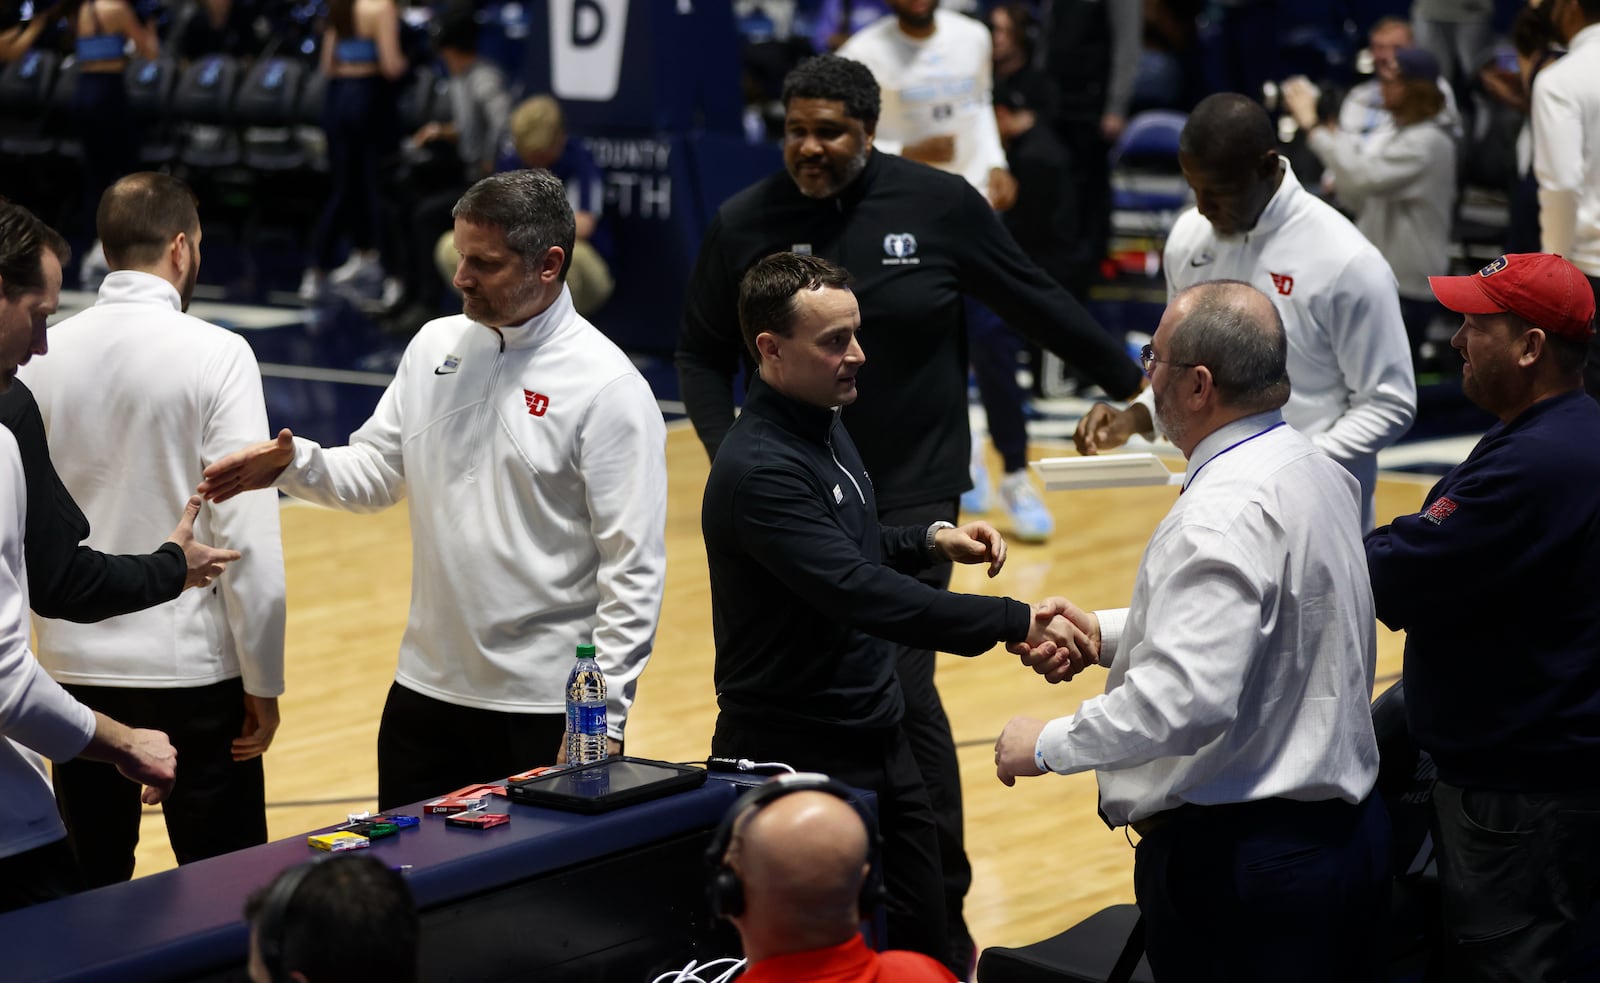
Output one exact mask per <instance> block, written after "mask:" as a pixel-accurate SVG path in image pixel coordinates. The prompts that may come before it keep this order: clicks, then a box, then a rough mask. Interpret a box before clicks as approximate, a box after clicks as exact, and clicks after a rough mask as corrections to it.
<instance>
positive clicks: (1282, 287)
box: [1268, 273, 1294, 297]
mask: <svg viewBox="0 0 1600 983" xmlns="http://www.w3.org/2000/svg"><path fill="white" fill-rule="evenodd" d="M1268 276H1270V277H1272V285H1273V286H1274V287H1277V288H1278V293H1280V294H1282V295H1283V296H1285V297H1287V296H1289V295H1290V294H1292V293H1294V277H1292V276H1288V275H1286V274H1283V273H1269V274H1268Z"/></svg>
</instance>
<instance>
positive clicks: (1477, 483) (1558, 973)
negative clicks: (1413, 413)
mask: <svg viewBox="0 0 1600 983" xmlns="http://www.w3.org/2000/svg"><path fill="white" fill-rule="evenodd" d="M1429 285H1430V286H1431V287H1432V288H1433V293H1434V296H1435V297H1437V298H1439V302H1440V303H1442V304H1444V306H1446V307H1448V308H1450V309H1451V310H1453V311H1456V312H1457V313H1459V314H1461V315H1462V324H1461V328H1460V329H1459V330H1458V331H1457V332H1456V333H1455V336H1454V337H1453V338H1451V339H1450V344H1451V347H1453V348H1455V349H1456V350H1457V351H1458V352H1460V353H1461V358H1462V362H1463V365H1462V368H1461V383H1462V389H1463V390H1464V391H1465V392H1466V394H1467V396H1468V397H1469V398H1471V399H1472V401H1473V402H1474V403H1476V404H1478V405H1479V406H1481V407H1483V408H1484V409H1486V410H1488V411H1489V412H1491V413H1493V414H1494V415H1495V416H1497V417H1499V418H1500V422H1499V423H1497V424H1495V425H1494V426H1493V427H1491V428H1490V429H1489V431H1488V432H1487V433H1485V434H1484V436H1483V439H1482V440H1480V441H1479V442H1478V445H1477V446H1476V447H1474V448H1473V450H1472V453H1471V454H1470V455H1468V456H1467V459H1466V460H1465V461H1464V462H1462V463H1461V464H1460V465H1458V466H1457V467H1456V468H1455V469H1453V470H1452V471H1451V472H1450V473H1449V474H1447V475H1445V476H1444V477H1443V478H1442V479H1440V481H1439V483H1438V484H1437V485H1435V486H1434V487H1433V490H1432V491H1430V492H1429V493H1428V497H1427V499H1426V501H1425V502H1424V503H1423V506H1422V510H1421V511H1420V512H1418V513H1416V514H1415V515H1407V516H1401V517H1399V518H1397V519H1395V520H1394V522H1393V523H1391V524H1390V525H1387V526H1383V527H1381V528H1379V529H1375V530H1373V531H1372V532H1371V533H1369V534H1368V535H1367V539H1366V547H1367V567H1368V569H1369V571H1370V572H1371V575H1372V593H1373V598H1374V600H1375V601H1376V606H1377V612H1378V618H1379V620H1381V621H1382V622H1383V623H1384V624H1386V625H1388V626H1389V627H1390V628H1391V629H1395V630H1400V629H1404V630H1405V632H1406V651H1405V674H1404V678H1405V692H1406V711H1407V717H1408V718H1409V723H1410V725H1411V732H1412V735H1413V736H1414V737H1415V738H1416V740H1417V743H1418V744H1419V745H1420V746H1421V747H1422V749H1423V750H1425V751H1427V752H1428V753H1429V754H1431V755H1432V756H1433V760H1434V763H1435V764H1436V765H1437V766H1438V774H1439V780H1438V783H1437V784H1436V786H1435V788H1434V799H1433V801H1434V811H1435V813H1436V817H1437V847H1438V851H1439V854H1438V856H1439V883H1440V888H1441V899H1442V908H1443V921H1444V929H1445V944H1446V960H1447V964H1446V966H1445V967H1444V971H1443V972H1442V973H1441V974H1440V978H1442V979H1449V980H1452V981H1478V980H1503V979H1515V980H1545V979H1558V978H1565V977H1564V976H1563V973H1564V972H1565V969H1564V967H1566V966H1567V961H1568V960H1569V959H1571V958H1572V955H1573V953H1574V952H1575V951H1576V950H1577V949H1578V948H1579V946H1580V945H1581V944H1582V942H1583V940H1581V939H1578V938H1577V926H1578V923H1579V921H1580V920H1581V919H1582V918H1583V917H1584V916H1585V915H1586V913H1587V912H1588V910H1589V908H1590V907H1591V906H1592V904H1593V903H1594V901H1595V885H1596V884H1600V740H1597V739H1596V736H1595V735H1597V734H1600V657H1597V653H1600V597H1597V595H1596V591H1595V584H1596V583H1600V491H1597V489H1600V404H1597V403H1596V402H1595V401H1594V400H1593V399H1591V398H1589V396H1588V395H1587V394H1586V393H1585V392H1584V389H1583V366H1584V361H1585V358H1586V355H1587V352H1588V344H1589V339H1590V337H1591V336H1592V335H1593V334H1594V295H1593V294H1592V293H1591V292H1590V290H1589V283H1588V281H1587V280H1586V279H1585V278H1584V275H1583V274H1582V273H1581V272H1579V271H1578V269H1577V268H1576V267H1574V266H1573V265H1572V264H1571V263H1568V262H1567V261H1566V260H1564V259H1562V258H1561V257H1559V256H1552V255H1548V254H1543V253H1524V254H1517V255H1510V256H1502V257H1500V258H1499V259H1497V260H1495V261H1494V262H1493V263H1490V264H1489V265H1488V266H1485V267H1484V268H1483V269H1482V270H1479V271H1478V272H1477V273H1476V274H1473V275H1471V276H1436V277H1431V278H1429Z"/></svg>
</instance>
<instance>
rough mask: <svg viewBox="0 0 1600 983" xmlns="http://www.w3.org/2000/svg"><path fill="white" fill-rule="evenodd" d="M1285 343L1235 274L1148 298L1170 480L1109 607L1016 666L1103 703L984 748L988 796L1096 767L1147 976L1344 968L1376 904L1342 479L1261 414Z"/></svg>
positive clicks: (1351, 515) (1310, 974) (1374, 824)
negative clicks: (1085, 686)
mask: <svg viewBox="0 0 1600 983" xmlns="http://www.w3.org/2000/svg"><path fill="white" fill-rule="evenodd" d="M1286 348H1287V342H1286V340H1285V336H1284V330H1283V325H1282V321H1281V320H1280V319H1279V317H1278V315H1277V313H1276V311H1275V310H1274V307H1273V304H1272V303H1271V301H1269V300H1268V299H1267V297H1266V296H1265V295H1264V294H1262V293H1261V292H1260V291H1258V290H1256V289H1254V288H1253V287H1251V286H1249V285H1247V284H1243V283H1240V282H1238V281H1219V282H1213V283H1206V284H1202V285H1200V286H1197V287H1192V288H1190V289H1188V290H1185V291H1184V292H1182V293H1180V294H1179V295H1178V296H1177V298H1176V299H1175V300H1174V301H1173V302H1172V304H1171V305H1170V306H1169V307H1168V308H1167V312H1166V314H1165V316H1163V317H1162V319H1161V323H1160V325H1159V326H1158V327H1157V328H1156V333H1155V337H1154V338H1153V339H1152V341H1151V343H1150V345H1149V346H1147V347H1146V349H1145V352H1144V362H1145V367H1146V371H1148V372H1149V373H1150V379H1151V389H1153V390H1154V391H1155V393H1156V402H1155V406H1156V415H1157V416H1158V418H1159V419H1160V421H1161V424H1162V427H1163V429H1164V431H1165V432H1166V434H1167V435H1168V436H1169V437H1170V438H1171V439H1172V441H1173V443H1175V444H1176V445H1177V446H1178V448H1179V449H1180V450H1182V451H1183V453H1184V456H1185V457H1186V458H1187V459H1188V461H1189V468H1188V473H1187V474H1186V475H1185V479H1184V488H1183V492H1182V493H1181V495H1180V497H1179V498H1178V501H1177V502H1176V503H1175V504H1174V505H1173V507H1172V510H1171V511H1170V512H1169V513H1168V514H1167V517H1166V518H1165V519H1164V520H1163V521H1162V523H1161V525H1160V526H1159V527H1157V529H1156V531H1155V534H1154V535H1153V536H1152V537H1151V539H1150V545H1149V546H1148V547H1146V549H1145V554H1144V558H1143V559H1142V560H1141V562H1140V565H1139V573H1138V576H1137V579H1136V580H1135V583H1134V590H1133V598H1132V601H1131V602H1130V605H1129V607H1128V608H1126V609H1123V610H1116V611H1095V612H1088V611H1083V610H1081V609H1078V608H1075V607H1068V608H1066V611H1067V613H1066V615H1065V616H1064V617H1063V618H1058V619H1057V620H1056V622H1054V623H1053V624H1052V629H1054V630H1055V631H1056V636H1055V639H1056V640H1055V641H1052V642H1046V643H1042V644H1041V645H1039V646H1037V647H1035V648H1033V649H1032V650H1031V651H1025V654H1024V655H1023V660H1024V662H1026V663H1028V664H1030V665H1033V666H1034V667H1035V669H1036V670H1037V671H1039V672H1040V673H1042V674H1044V675H1045V676H1046V678H1048V679H1050V680H1051V681H1052V682H1056V681H1060V680H1061V679H1064V678H1068V677H1070V676H1071V675H1072V674H1073V673H1074V672H1075V671H1076V670H1077V669H1078V668H1080V667H1081V666H1083V665H1086V664H1087V663H1088V662H1091V661H1092V662H1098V663H1099V664H1101V665H1103V666H1105V667H1106V668H1107V669H1108V670H1109V671H1108V673H1107V678H1106V692H1105V694H1104V695H1102V696H1097V697H1094V698H1092V699H1089V700H1086V701H1084V703H1083V704H1082V705H1081V706H1080V707H1079V708H1078V712H1077V713H1075V714H1073V715H1072V716H1068V717H1062V718H1059V719H1057V720H1053V721H1050V722H1049V723H1045V722H1044V721H1040V720H1034V719H1031V718H1026V717H1017V718H1015V719H1013V720H1012V721H1011V722H1010V723H1008V724H1007V725H1006V727H1005V730H1004V731H1003V732H1002V733H1001V735H1000V739H999V740H998V741H997V742H996V744H995V764H996V768H997V771H998V773H999V776H1000V779H1001V781H1003V782H1005V783H1006V784H1007V785H1010V784H1012V783H1013V782H1014V781H1015V780H1016V778H1017V777H1018V776H1026V775H1041V774H1043V773H1044V772H1045V771H1054V772H1057V773H1059V774H1071V773H1076V772H1082V771H1089V770H1094V771H1095V772H1096V774H1097V777H1098V779H1099V784H1100V797H1101V813H1102V817H1103V818H1104V819H1105V821H1106V822H1107V824H1109V825H1112V826H1122V825H1129V826H1132V827H1133V829H1134V830H1135V831H1137V832H1138V833H1139V834H1140V835H1141V837H1142V838H1141V840H1140V841H1139V844H1138V852H1137V854H1136V859H1135V866H1134V889H1135V893H1136V895H1137V897H1138V901H1139V908H1140V913H1141V915H1142V916H1143V918H1144V920H1145V932H1146V935H1145V937H1146V944H1147V946H1148V955H1149V959H1150V967H1151V969H1152V970H1153V971H1154V972H1155V974H1156V977H1157V978H1158V979H1160V980H1163V981H1168V983H1170V981H1174V980H1179V981H1181V980H1217V979H1228V980H1234V981H1245V980H1259V981H1269V980H1273V981H1275V980H1285V979H1294V980H1302V981H1304V980H1316V981H1321V980H1326V981H1328V983H1335V981H1348V980H1356V979H1365V978H1367V976H1368V974H1369V973H1370V970H1371V968H1372V963H1371V961H1370V960H1371V958H1372V957H1373V956H1374V955H1375V948H1376V947H1375V945H1374V943H1376V942H1377V940H1378V939H1379V938H1380V934H1379V930H1380V927H1381V923H1382V918H1383V912H1384V909H1385V899H1386V898H1387V896H1388V894H1387V892H1388V878H1387V873H1388V821H1387V818H1386V817H1385V815H1384V813H1383V808H1382V805H1381V802H1380V801H1379V800H1378V799H1377V797H1375V796H1371V795H1370V793H1371V792H1372V789H1373V785H1374V783H1375V782H1376V780H1377V774H1378V750H1377V744H1376V741H1375V739H1374V736H1373V729H1372V718H1371V715H1370V712H1369V710H1368V703H1367V701H1368V694H1369V693H1371V691H1372V680H1373V671H1374V665H1375V661H1376V637H1375V627H1374V623H1373V603H1372V590H1371V587H1370V586H1369V583H1368V577H1367V565H1366V556H1365V554H1364V552H1363V550H1362V545H1361V536H1360V525H1359V517H1360V489H1359V487H1358V486H1357V484H1356V482H1355V480H1354V479H1353V478H1352V477H1351V476H1350V475H1349V474H1348V473H1347V472H1346V471H1345V470H1344V469H1342V468H1340V467H1339V465H1337V464H1335V463H1334V462H1333V461H1332V460H1330V459H1329V458H1328V457H1327V456H1326V455H1324V454H1322V453H1321V452H1320V451H1318V450H1317V448H1316V446H1315V445H1314V444H1312V443H1311V441H1310V440H1308V439H1307V438H1306V437H1304V436H1303V435H1301V434H1300V433H1299V432H1297V431H1295V430H1292V429H1290V428H1289V427H1288V426H1286V425H1285V424H1284V419H1283V415H1282V413H1281V412H1280V409H1281V407H1282V406H1283V405H1284V403H1285V401H1286V400H1287V399H1288V396H1289V380H1288V376H1287V372H1286V368H1285V353H1286ZM1061 603H1062V604H1067V602H1065V601H1064V600H1062V602H1061ZM1057 641H1058V642H1059V645H1058V644H1057ZM1023 648H1024V649H1025V650H1026V646H1024V647H1023Z"/></svg>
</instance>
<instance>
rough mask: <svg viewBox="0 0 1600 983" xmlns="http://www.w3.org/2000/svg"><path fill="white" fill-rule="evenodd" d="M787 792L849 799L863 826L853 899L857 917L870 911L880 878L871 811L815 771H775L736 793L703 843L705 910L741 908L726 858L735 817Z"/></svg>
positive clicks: (720, 913)
mask: <svg viewBox="0 0 1600 983" xmlns="http://www.w3.org/2000/svg"><path fill="white" fill-rule="evenodd" d="M793 792H826V793H828V794H829V795H832V796H835V797H837V798H840V799H843V800H844V801H845V802H848V803H850V807H851V808H852V809H854V810H855V811H856V815H857V816H858V817H859V818H860V819H861V825H862V826H864V827H866V830H867V877H866V879H865V880H864V881H862V882H861V896H860V898H859V899H858V904H859V905H860V912H861V917H862V918H870V917H872V911H873V909H874V908H876V907H877V906H878V905H880V904H882V903H883V901H884V896H885V895H884V888H883V879H882V876H881V873H880V871H879V869H878V851H879V848H880V847H881V846H882V843H883V838H882V837H881V836H879V835H878V822H877V817H876V816H874V815H873V814H872V813H871V812H870V811H868V809H867V808H866V806H864V805H862V803H861V800H859V799H857V798H856V796H855V793H854V792H853V791H852V790H851V789H850V787H849V786H848V785H845V784H844V783H843V782H837V781H834V780H833V779H831V778H829V777H828V776H827V775H822V774H818V773H816V772H804V771H803V772H796V773H794V774H787V775H779V776H777V777H776V778H772V779H769V780H768V781H765V782H763V783H761V784H760V785H757V786H756V787H754V788H752V789H751V790H750V791H748V792H746V793H744V794H743V795H741V796H740V797H739V800H738V801H737V802H735V803H734V804H733V808H731V809H729V810H728V814H727V815H726V816H724V817H722V823H721V825H719V826H718V827H717V831H716V833H715V834H713V835H712V837H711V845H710V846H708V847H706V865H707V866H708V867H709V868H710V869H711V879H710V881H709V882H708V883H707V885H706V892H707V896H708V897H709V899H710V902H711V914H712V915H713V916H714V917H717V918H732V917H733V916H735V915H739V914H743V913H744V884H743V882H741V881H740V880H739V872H738V871H736V870H734V869H733V867H732V866H730V865H729V864H728V862H727V859H726V858H727V854H728V847H729V845H730V844H731V843H732V842H733V832H734V829H735V828H736V827H737V826H738V824H739V822H740V820H741V819H743V818H744V817H746V816H749V815H752V814H754V813H755V812H757V811H759V810H761V809H764V808H766V807H767V806H769V805H771V804H772V803H773V802H776V801H777V800H778V799H781V798H783V797H784V796H785V795H789V794H791V793H793Z"/></svg>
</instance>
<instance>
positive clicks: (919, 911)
mask: <svg viewBox="0 0 1600 983" xmlns="http://www.w3.org/2000/svg"><path fill="white" fill-rule="evenodd" d="M848 282H849V274H847V273H845V272H844V271H843V270H842V269H840V268H839V267H837V266H835V265H833V264H832V263H829V262H828V261H827V260H824V259H821V258H819V257H815V256H798V255H794V254H790V253H780V254H777V255H774V256H769V257H767V258H766V259H763V260H762V261H760V262H759V263H757V264H756V265H755V266H754V267H753V268H752V269H751V270H750V272H749V273H748V274H746V276H745V277H744V280H743V283H742V284H741V286H740V293H739V319H740V322H741V325H742V330H743V334H744V337H745V339H746V341H747V344H748V345H749V348H750V350H751V351H752V352H755V353H757V358H758V359H759V369H758V372H757V374H756V376H755V377H754V378H753V379H752V381H751V385H750V394H749V398H748V399H747V401H746V403H745V412H744V414H743V415H742V416H740V418H739V420H738V421H737V422H736V423H734V425H733V427H732V428H730V429H729V431H728V434H727V438H726V440H724V441H723V444H722V448H721V450H720V451H719V452H718V454H717V457H716V460H715V461H714V462H713V463H712V467H711V476H710V478H709V479H708V480H707V482H706V492H705V501H704V506H703V509H702V512H701V529H702V531H703V533H704V534H705V540H706V559H707V562H708V564H709V566H710V573H711V612H712V628H713V633H714V635H715V638H716V647H717V657H716V685H717V703H718V708H719V711H720V712H719V713H718V716H717V726H716V733H715V735H714V736H713V738H712V753H713V754H714V755H717V756H721V757H731V758H741V757H742V758H756V759H766V760H777V761H784V762H787V763H788V764H790V765H792V766H794V767H796V768H800V769H805V770H812V771H821V772H825V773H827V774H830V775H832V776H833V777H835V778H838V779H840V780H842V781H844V782H846V783H848V784H851V785H854V786H857V787H860V788H867V789H871V790H873V791H874V792H876V793H877V794H878V817H879V824H880V828H881V830H882V834H883V838H884V840H883V850H882V857H883V869H884V880H885V886H886V888H887V891H888V898H887V915H888V931H889V937H888V939H887V943H888V944H889V945H890V946H892V947H894V948H906V949H914V950H917V951H919V952H923V953H926V954H928V955H930V956H933V957H934V958H936V959H939V960H940V961H942V962H945V963H946V964H947V965H950V966H951V969H952V970H953V971H954V972H956V973H958V974H965V973H966V972H967V971H968V969H969V967H968V966H967V965H959V964H958V963H959V962H960V960H963V959H965V958H966V957H965V955H964V954H961V953H956V952H953V951H952V949H951V947H950V945H949V944H948V942H949V940H948V937H947V930H946V918H945V910H944V903H943V901H942V894H943V892H942V891H941V889H940V888H941V881H940V872H941V864H940V857H939V844H938V839H937V836H936V833H935V829H934V814H933V808H932V806H931V805H930V803H929V798H928V794H927V791H926V790H925V788H924V786H923V782H922V773H921V771H920V769H919V768H918V767H917V763H916V760H915V758H914V757H913V756H912V753H911V748H910V745H909V743H908V740H907V737H906V735H905V733H904V731H903V730H902V728H901V726H900V723H901V718H902V717H903V715H904V712H905V701H904V698H903V697H902V695H901V690H900V687H899V685H897V681H896V678H895V657H894V646H895V645H896V644H898V645H906V646H911V647H913V648H919V649H942V650H945V651H950V652H954V653H956V654H959V655H977V654H979V653H982V652H984V651H987V650H988V649H989V648H990V647H992V646H993V645H994V644H995V643H996V642H1022V641H1029V642H1034V641H1037V640H1040V639H1042V638H1043V634H1042V632H1043V630H1044V628H1045V622H1047V621H1049V620H1050V618H1049V615H1050V614H1052V613H1053V612H1049V611H1041V612H1040V616H1038V617H1034V616H1030V609H1029V607H1028V605H1026V604H1023V603H1022V602H1020V601H1014V600H1011V599H1010V598H1003V597H983V596H978V595H971V594H951V593H947V592H945V591H943V590H941V589H938V588H935V587H931V586H929V585H928V584H925V583H923V582H921V581H919V580H918V579H916V578H915V577H913V576H911V573H912V572H914V571H917V570H919V569H922V568H925V567H927V566H930V565H932V564H934V563H935V562H948V561H956V562H961V563H987V564H988V565H989V573H990V576H993V575H994V574H995V573H997V572H999V570H1000V567H1001V565H1002V564H1003V563H1004V562H1005V549H1006V547H1005V541H1004V540H1003V539H1002V538H1001V536H1000V534H999V533H998V532H997V531H996V530H995V529H994V527H993V526H991V525H989V524H988V523H986V522H973V523H969V524H967V525H965V526H961V527H959V528H957V527H954V526H952V525H951V524H950V523H948V522H943V521H938V522H933V523H921V524H914V525H903V526H895V527H882V526H880V525H879V521H878V507H877V500H876V497H875V494H874V491H873V484H872V481H871V479H870V478H869V477H868V476H867V470H866V468H865V467H864V466H863V465H862V462H861V456H860V454H858V453H857V452H856V448H855V444H854V443H853V442H852V441H851V439H850V435H849V434H848V433H847V432H846V431H845V428H844V426H843V424H842V423H841V422H840V417H839V414H840V409H841V408H842V407H843V406H845V405H847V404H851V403H853V402H855V398H856V373H857V370H858V369H859V368H860V367H861V366H862V365H863V364H864V362H865V361H866V358H865V355H863V353H862V351H861V346H860V344H859V343H858V342H857V341H856V331H857V330H858V329H859V328H860V326H861V314H860V311H859V309H858V307H857V305H856V300H855V295H854V294H853V293H852V292H851V291H850V290H849V289H848V287H847V286H846V284H847V283H848ZM852 413H853V409H852ZM891 643H892V644H891Z"/></svg>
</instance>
